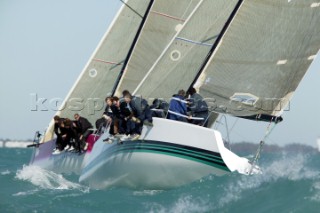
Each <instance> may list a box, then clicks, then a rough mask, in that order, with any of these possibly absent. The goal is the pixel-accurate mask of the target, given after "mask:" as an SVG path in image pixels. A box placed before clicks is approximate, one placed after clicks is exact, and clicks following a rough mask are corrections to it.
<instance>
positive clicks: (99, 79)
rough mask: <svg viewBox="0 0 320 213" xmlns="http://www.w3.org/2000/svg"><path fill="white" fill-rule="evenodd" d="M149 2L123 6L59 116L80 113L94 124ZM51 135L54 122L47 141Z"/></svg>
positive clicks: (137, 0) (143, 0)
mask: <svg viewBox="0 0 320 213" xmlns="http://www.w3.org/2000/svg"><path fill="white" fill-rule="evenodd" d="M149 3H150V1H149V0H128V1H126V2H125V4H123V5H122V7H121V9H120V10H119V12H118V14H117V15H116V17H115V19H114V20H113V23H112V24H111V25H110V27H109V29H108V30H107V32H106V33H105V35H104V36H103V38H102V40H101V41H100V43H99V45H98V47H97V48H96V50H95V52H94V53H93V55H92V56H91V58H90V59H89V61H88V63H87V64H86V66H85V68H84V69H83V71H82V73H81V74H80V76H79V78H78V80H77V81H76V83H75V84H74V86H73V88H72V89H71V90H70V92H69V94H68V95H67V97H66V98H65V100H64V103H63V104H62V107H61V110H59V111H58V112H57V115H59V116H61V117H68V118H73V114H74V113H76V112H78V113H80V114H81V115H82V116H83V117H86V118H87V119H88V120H89V121H90V122H92V123H94V122H95V120H96V119H97V118H99V117H100V116H101V114H102V112H101V110H102V109H103V106H104V99H105V97H106V96H107V95H108V94H111V92H112V89H113V87H114V84H115V83H116V80H117V78H118V75H119V72H120V71H121V69H122V67H123V66H124V64H123V63H124V61H125V59H126V57H127V54H128V51H129V49H130V47H131V46H132V43H133V40H134V39H135V37H136V34H137V32H138V31H139V27H140V24H141V22H142V20H143V17H144V15H145V13H146V10H147V8H148V5H149ZM52 137H53V122H51V123H50V125H49V128H48V130H47V132H46V135H45V138H44V141H48V140H50V139H52Z"/></svg>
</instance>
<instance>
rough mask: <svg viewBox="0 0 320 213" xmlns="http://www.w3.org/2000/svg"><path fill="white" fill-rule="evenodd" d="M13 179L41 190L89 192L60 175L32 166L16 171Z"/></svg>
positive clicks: (86, 188) (84, 187)
mask: <svg viewBox="0 0 320 213" xmlns="http://www.w3.org/2000/svg"><path fill="white" fill-rule="evenodd" d="M15 178H17V179H19V180H23V181H29V182H31V183H32V184H33V185H35V186H38V187H40V188H41V189H51V190H70V189H77V190H80V191H82V192H89V188H88V187H86V186H82V185H80V184H78V183H73V182H71V181H68V180H66V179H65V178H64V177H63V176H62V175H60V174H56V173H54V172H52V171H48V170H45V169H42V168H40V167H38V166H34V165H30V166H26V165H24V166H23V168H22V169H21V170H18V171H17V173H16V176H15Z"/></svg>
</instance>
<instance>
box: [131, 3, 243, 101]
mask: <svg viewBox="0 0 320 213" xmlns="http://www.w3.org/2000/svg"><path fill="white" fill-rule="evenodd" d="M237 2H238V1H236V0H231V1H225V0H215V1H211V0H203V1H201V2H200V3H201V4H199V5H198V7H196V8H195V10H194V11H193V13H192V14H191V15H190V16H189V18H188V19H187V20H186V22H185V23H184V25H183V26H182V27H181V29H180V30H179V31H178V32H177V33H176V35H175V36H174V38H173V39H172V40H171V42H170V44H169V45H168V46H167V47H166V49H165V50H164V51H163V53H162V54H161V56H160V57H159V58H158V60H157V61H156V63H155V64H154V65H153V66H152V67H151V69H149V70H148V72H147V73H146V75H145V76H144V78H143V79H142V81H140V83H139V85H138V87H137V88H136V90H135V93H137V94H141V95H143V96H144V97H148V98H164V99H167V100H168V99H170V98H171V96H172V95H173V94H174V93H176V92H177V91H178V90H179V89H188V87H189V85H190V83H191V82H192V81H193V79H194V78H195V76H196V75H197V72H198V70H199V67H200V66H201V65H202V63H203V61H204V58H205V57H206V56H207V55H208V53H209V51H210V49H211V48H212V46H213V45H214V43H215V41H216V39H217V38H218V36H219V34H220V32H221V30H222V28H223V27H224V25H225V23H226V21H227V19H228V18H229V16H230V13H231V12H232V11H233V10H234V8H235V5H236V4H237Z"/></svg>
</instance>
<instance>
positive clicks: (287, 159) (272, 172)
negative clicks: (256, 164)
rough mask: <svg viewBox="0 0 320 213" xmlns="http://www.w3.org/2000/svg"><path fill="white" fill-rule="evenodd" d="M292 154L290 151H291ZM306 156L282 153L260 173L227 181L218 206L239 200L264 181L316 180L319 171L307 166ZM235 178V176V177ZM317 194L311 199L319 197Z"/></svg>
mask: <svg viewBox="0 0 320 213" xmlns="http://www.w3.org/2000/svg"><path fill="white" fill-rule="evenodd" d="M291 154H292V153H291ZM308 160H309V159H308V156H305V155H303V154H301V153H299V154H297V155H295V156H292V155H288V154H286V153H282V157H281V158H280V159H279V160H275V161H272V163H271V164H270V165H266V166H262V168H263V171H262V174H259V175H254V176H238V180H237V181H234V179H233V181H232V182H231V183H229V184H228V185H227V186H226V187H224V195H223V196H221V197H222V198H221V199H220V200H219V201H218V204H217V206H218V208H222V207H224V206H225V205H226V204H229V203H231V202H234V201H237V200H240V199H242V198H243V194H244V193H245V192H247V191H249V190H253V189H258V188H259V187H261V186H262V185H263V184H265V183H268V184H270V183H275V182H277V181H281V180H289V181H293V182H296V181H301V180H311V181H314V180H317V179H319V175H320V172H319V171H318V170H314V169H312V168H309V167H308V166H307V165H308ZM236 178H237V177H236ZM317 187H319V188H318V189H320V183H319V185H315V186H314V188H317ZM318 195H319V196H316V195H315V196H316V197H314V198H313V199H320V194H318Z"/></svg>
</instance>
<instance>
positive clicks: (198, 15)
mask: <svg viewBox="0 0 320 213" xmlns="http://www.w3.org/2000/svg"><path fill="white" fill-rule="evenodd" d="M128 2H129V1H128ZM159 2H161V1H150V2H149V1H148V3H146V4H148V5H149V7H148V9H147V10H149V13H148V12H147V13H146V14H147V16H145V19H144V23H143V26H141V27H140V30H141V32H140V34H139V37H138V38H137V39H135V41H134V45H131V48H127V49H126V51H127V52H128V51H129V52H130V51H131V54H130V55H129V57H127V58H126V60H125V61H124V62H123V63H124V66H123V68H122V69H121V71H120V73H121V76H120V78H119V79H117V80H119V82H117V80H113V82H114V83H115V84H113V88H114V90H113V91H111V93H113V94H119V93H120V92H121V90H123V89H130V90H131V91H134V93H135V94H139V95H142V96H143V97H144V98H147V99H152V98H156V97H161V98H167V99H169V98H170V97H171V95H172V94H174V93H175V92H176V91H177V90H178V89H181V88H184V89H187V88H189V87H193V86H194V87H196V88H198V89H199V91H200V94H201V95H203V96H204V97H210V98H211V99H210V100H209V102H208V103H209V104H210V106H211V108H210V109H211V110H212V111H213V112H214V113H226V114H230V115H233V116H238V117H244V118H249V119H255V120H264V121H268V122H275V123H277V122H279V121H280V120H281V117H280V116H281V114H282V113H283V109H284V107H285V106H286V105H287V104H288V102H289V101H290V99H291V98H292V94H293V92H294V90H295V89H296V88H297V86H298V84H299V82H300V81H301V79H302V77H303V75H304V74H305V73H306V71H307V69H308V67H309V65H310V64H311V62H312V60H313V59H314V57H315V55H316V54H317V52H318V50H319V48H320V38H319V37H318V36H317V35H319V33H320V26H319V25H318V24H317V20H318V19H319V18H320V17H319V16H320V13H319V7H315V6H312V5H313V2H312V1H309V0H308V1H304V2H303V3H301V2H287V1H282V0H276V1H273V2H272V4H271V3H270V1H267V0H265V1H259V2H257V1H254V0H240V1H236V0H233V1H228V2H226V1H222V0H221V1H220V0H219V1H210V0H199V1H188V3H189V5H188V4H185V5H184V8H185V10H182V9H180V10H178V12H177V13H174V14H172V13H169V12H170V11H172V10H171V9H172V8H170V10H169V9H168V8H167V7H165V5H164V4H163V5H160V4H161V3H159ZM163 2H166V1H162V3H163ZM149 3H150V4H149ZM157 3H159V5H158V6H159V7H156V5H157ZM169 5H171V4H169ZM170 7H172V6H170ZM145 8H146V7H145ZM156 8H157V9H156ZM161 9H163V10H161ZM165 9H167V10H168V11H165ZM181 11H184V12H181ZM257 11H258V12H257ZM151 14H153V15H157V16H159V14H161V15H160V16H161V17H171V18H172V17H174V19H173V20H174V21H173V20H172V22H170V23H168V25H167V26H168V27H171V29H174V30H172V31H170V30H168V29H169V28H167V27H163V28H161V30H163V31H164V32H165V33H164V35H162V34H161V33H158V34H157V35H155V34H154V32H153V30H154V29H153V28H152V24H155V23H157V20H159V19H156V18H155V17H154V19H153V18H150V17H151ZM212 17H214V18H212ZM171 18H170V19H171ZM297 19H299V20H297ZM181 20H183V23H177V22H179V21H181ZM160 23H161V24H166V23H167V22H166V21H164V22H160ZM172 26H175V27H174V28H172ZM262 26H267V27H266V28H264V27H262ZM161 30H160V32H161ZM168 33H169V34H168ZM143 35H145V36H143ZM151 35H153V36H154V37H151ZM152 38H154V39H155V40H159V39H160V40H159V41H161V42H159V44H156V45H155V46H154V48H150V52H148V51H149V50H148V49H145V48H146V46H148V45H150V44H152V41H153V40H152ZM161 39H163V40H161ZM145 42H146V43H145ZM158 45H159V46H158ZM153 51H154V52H156V54H154V55H152V54H153V53H154V52H153ZM149 55H150V57H149ZM139 56H143V57H145V58H146V59H147V60H146V63H145V64H144V63H143V60H142V59H144V58H142V59H141V58H140V59H139ZM124 71H125V72H124ZM135 73H137V76H136V75H135ZM284 82H285V83H284ZM84 84H85V83H84ZM80 87H81V86H80ZM104 95H105V94H104ZM87 97H91V96H90V94H89V96H87ZM103 97H104V96H103ZM213 120H214V119H213ZM107 137H109V133H107V132H106V133H104V134H103V135H101V137H100V139H99V140H98V141H97V142H96V143H95V144H94V146H93V149H92V150H91V154H90V155H88V156H87V159H86V160H85V162H84V163H83V164H81V166H80V170H79V173H80V178H79V180H80V182H83V183H87V184H89V185H90V186H91V187H94V188H105V187H111V186H125V187H133V188H146V189H164V188H172V187H176V186H181V185H183V184H187V183H189V182H192V181H195V180H198V179H200V178H202V177H204V176H206V175H209V174H215V175H224V174H227V173H229V172H234V171H237V172H239V173H241V174H251V173H256V172H260V170H259V168H258V167H256V166H254V165H253V164H252V163H251V162H250V161H249V160H248V159H246V158H242V157H239V156H237V155H236V154H234V153H232V152H231V151H230V150H228V149H227V148H225V147H224V144H223V141H222V136H221V134H220V133H219V132H218V131H216V130H212V129H208V128H204V127H201V126H196V125H192V124H189V123H182V122H178V121H172V120H167V119H161V118H154V124H153V126H152V127H150V126H144V128H143V132H142V135H141V137H140V139H139V140H136V141H124V142H123V143H122V144H121V143H119V144H118V143H116V142H114V143H112V144H107V143H104V142H103V140H104V139H106V138H107ZM48 144H49V143H44V144H43V145H40V146H39V148H37V149H36V152H37V151H38V152H39V155H40V154H41V153H42V152H41V148H42V147H43V149H44V148H45V146H49V145H48ZM70 159H71V158H70ZM56 162H57V161H56ZM59 162H61V161H59Z"/></svg>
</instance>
